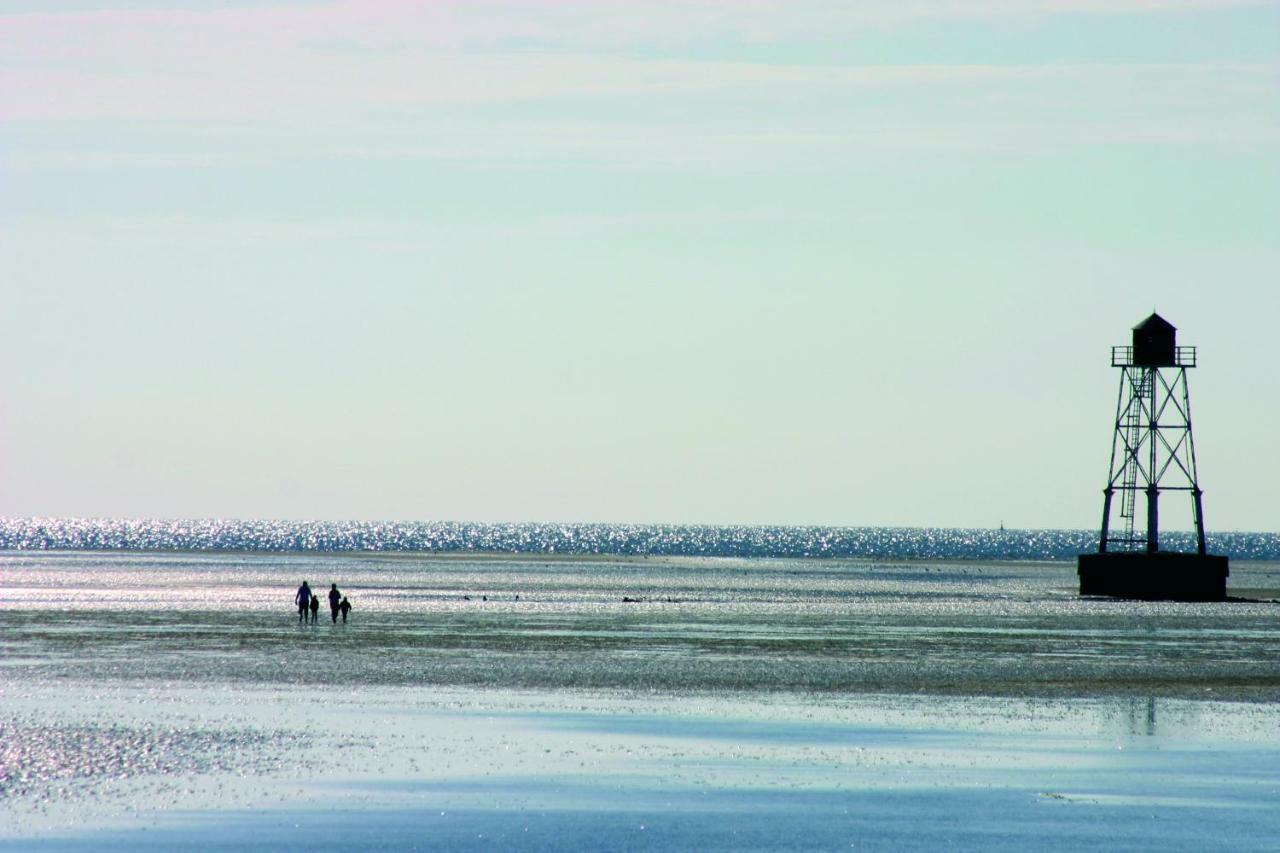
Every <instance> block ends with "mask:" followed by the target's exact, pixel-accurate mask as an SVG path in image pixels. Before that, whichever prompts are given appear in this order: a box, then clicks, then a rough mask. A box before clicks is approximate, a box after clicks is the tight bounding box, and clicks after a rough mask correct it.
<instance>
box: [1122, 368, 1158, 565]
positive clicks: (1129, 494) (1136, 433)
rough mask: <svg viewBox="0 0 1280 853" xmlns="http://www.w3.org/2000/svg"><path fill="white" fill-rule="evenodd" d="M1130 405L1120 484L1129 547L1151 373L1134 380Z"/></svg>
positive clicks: (1123, 519)
mask: <svg viewBox="0 0 1280 853" xmlns="http://www.w3.org/2000/svg"><path fill="white" fill-rule="evenodd" d="M1130 383H1131V384H1130V392H1131V396H1130V399H1129V406H1128V409H1127V411H1126V412H1125V419H1124V425H1123V428H1124V436H1125V460H1124V475H1123V477H1122V478H1121V484H1120V518H1121V519H1122V521H1121V524H1122V526H1123V528H1124V539H1123V540H1122V541H1123V542H1125V544H1127V545H1130V546H1132V545H1133V544H1134V543H1135V542H1136V541H1137V540H1136V539H1134V536H1133V528H1134V517H1135V516H1136V514H1137V513H1136V512H1135V510H1136V509H1137V502H1138V442H1139V441H1141V439H1142V429H1143V417H1142V414H1143V401H1145V400H1146V399H1148V398H1149V397H1150V396H1151V387H1152V376H1151V371H1149V370H1142V371H1140V372H1139V373H1138V375H1137V376H1136V377H1134V378H1132V379H1131V380H1130Z"/></svg>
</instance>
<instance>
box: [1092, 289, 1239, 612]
mask: <svg viewBox="0 0 1280 853" xmlns="http://www.w3.org/2000/svg"><path fill="white" fill-rule="evenodd" d="M1111 366H1112V367H1117V368H1119V369H1120V391H1119V394H1118V397H1117V400H1116V417H1115V429H1114V431H1113V433H1112V439H1111V466H1110V469H1109V472H1108V474H1107V486H1106V488H1105V489H1103V490H1102V495H1103V498H1102V530H1101V532H1100V534H1099V536H1098V551H1097V553H1095V554H1081V555H1080V557H1079V559H1078V561H1077V573H1078V574H1079V576H1080V594H1081V595H1112V596H1118V597H1123V598H1146V599H1174V600H1181V601H1221V600H1223V599H1225V598H1226V594H1227V575H1228V568H1227V558H1226V557H1220V556H1215V555H1212V554H1208V553H1207V552H1206V550H1205V540H1204V500H1203V492H1202V491H1201V489H1200V482H1199V478H1198V474H1197V471H1196V448H1195V440H1194V436H1193V435H1192V432H1191V395H1190V392H1189V391H1188V388H1187V371H1188V370H1189V369H1191V368H1194V367H1195V366H1196V348H1195V347H1186V346H1181V347H1180V346H1178V343H1177V329H1175V328H1174V327H1173V325H1172V324H1171V323H1169V321H1167V320H1165V319H1164V318H1163V317H1161V316H1160V315H1159V314H1152V315H1151V316H1150V317H1148V318H1147V319H1145V320H1143V321H1142V322H1141V323H1140V324H1138V325H1137V326H1135V327H1134V329H1133V342H1132V344H1131V345H1129V346H1117V347H1112V348H1111ZM1162 499H1163V500H1162ZM1179 503H1181V506H1182V508H1183V512H1184V513H1185V512H1186V511H1187V510H1189V512H1190V520H1191V527H1192V528H1193V529H1194V531H1195V551H1194V552H1177V551H1170V550H1166V549H1163V548H1161V545H1160V517H1161V511H1162V509H1164V510H1176V509H1177V506H1176V505H1177V504H1179ZM1183 517H1184V518H1185V517H1186V516H1185V515H1183Z"/></svg>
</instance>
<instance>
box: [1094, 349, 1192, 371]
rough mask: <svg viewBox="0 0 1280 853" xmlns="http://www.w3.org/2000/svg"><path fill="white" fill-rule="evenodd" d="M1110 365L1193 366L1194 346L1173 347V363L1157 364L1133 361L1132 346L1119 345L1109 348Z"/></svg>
mask: <svg viewBox="0 0 1280 853" xmlns="http://www.w3.org/2000/svg"><path fill="white" fill-rule="evenodd" d="M1111 366H1112V367H1145V366H1154V367H1195V366H1196V348H1195V347H1174V350H1173V364H1159V365H1138V364H1134V362H1133V347H1131V346H1121V347H1112V348H1111Z"/></svg>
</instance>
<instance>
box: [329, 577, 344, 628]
mask: <svg viewBox="0 0 1280 853" xmlns="http://www.w3.org/2000/svg"><path fill="white" fill-rule="evenodd" d="M340 601H342V593H340V592H338V585H337V584H336V583H335V584H331V585H330V586H329V615H330V616H331V617H333V624H335V625H336V624H338V603H339V602H340Z"/></svg>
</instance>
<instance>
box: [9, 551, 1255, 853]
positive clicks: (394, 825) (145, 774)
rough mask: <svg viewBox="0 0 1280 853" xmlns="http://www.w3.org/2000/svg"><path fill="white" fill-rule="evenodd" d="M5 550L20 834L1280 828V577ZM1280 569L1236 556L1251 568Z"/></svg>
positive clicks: (922, 833) (1196, 834)
mask: <svg viewBox="0 0 1280 853" xmlns="http://www.w3.org/2000/svg"><path fill="white" fill-rule="evenodd" d="M641 563H643V561H641ZM0 571H2V572H3V574H2V575H0V578H2V579H3V583H2V584H0V605H3V607H4V612H5V615H6V618H5V620H4V622H3V625H2V626H0V652H2V653H3V654H2V656H0V666H2V667H3V670H4V672H3V681H2V682H0V743H3V746H0V850H10V849H12V850H26V849H47V850H100V849H116V850H126V849H129V850H132V849H149V850H171V849H192V850H204V849H228V850H230V849H261V850H275V849H283V848H286V847H292V846H296V844H297V843H321V844H324V843H330V842H333V843H337V839H339V838H340V839H342V841H341V843H342V844H343V845H345V846H347V847H349V848H350V849H375V850H377V849H382V850H418V849H422V850H426V849H457V850H467V849H480V848H486V849H493V848H495V847H496V848H498V849H527V850H550V849H584V850H585V849H591V850H630V849H672V850H674V849H691V848H704V849H710V850H743V849H762V850H778V849H837V848H839V849H851V848H852V849H886V850H888V849H920V850H925V849H929V850H934V849H938V848H939V847H951V848H961V849H1007V850H1013V849H1019V850H1021V849H1027V848H1036V849H1081V848H1085V847H1105V848H1107V849H1135V850H1136V849H1150V848H1151V847H1153V846H1159V847H1162V848H1164V849H1173V850H1202V849H1207V848H1211V847H1213V848H1228V849H1243V850H1247V849H1258V850H1262V849H1274V839H1275V838H1277V837H1280V815H1278V814H1277V811H1278V810H1277V809H1275V803H1276V802H1277V801H1280V773H1277V772H1276V771H1275V768H1276V767H1278V766H1280V737H1277V735H1276V733H1277V732H1280V703H1278V702H1277V699H1280V607H1277V606H1276V605H1272V604H1212V605H1177V604H1151V603H1139V602H1113V601H1082V600H1080V599H1078V598H1077V597H1076V596H1074V594H1073V590H1072V581H1073V575H1072V573H1071V570H1070V568H1069V567H1066V566H1063V565H1061V564H1010V563H989V564H950V565H948V564H936V563H935V564H926V563H919V564H910V563H907V564H903V563H894V564H887V563H886V564H874V563H858V564H836V563H832V562H822V561H741V560H739V561H716V560H699V561H674V562H672V561H664V562H663V563H662V564H661V565H651V566H650V565H643V564H642V565H639V566H637V564H636V561H582V560H575V561H572V562H571V563H570V562H564V563H561V562H559V561H552V562H548V561H545V560H542V561H520V560H491V559H487V560H483V561H460V560H457V559H456V558H453V559H450V560H448V561H433V560H431V559H428V558H424V559H420V560H416V561H415V560H406V559H397V560H395V561H380V560H362V558H360V557H358V556H352V557H344V558H341V559H335V558H332V557H329V558H323V559H316V558H307V557H289V556H284V557H282V556H273V557H258V556H245V555H168V556H164V557H156V558H150V559H144V560H139V559H137V557H136V555H135V556H134V557H130V556H128V555H91V554H90V555H74V556H69V555H57V556H50V555H42V556H35V557H31V556H26V555H22V556H14V555H10V556H8V557H0ZM303 573H306V574H307V575H309V576H310V577H311V579H312V582H313V584H314V585H315V586H317V588H323V587H327V584H328V582H329V578H330V577H332V578H333V580H334V581H337V582H339V583H340V585H341V586H342V587H343V588H344V591H347V592H348V593H349V594H350V595H351V596H352V598H353V602H354V603H355V604H356V610H355V611H354V612H353V614H352V621H351V623H349V624H348V625H346V626H343V625H341V624H339V625H336V626H335V625H333V624H330V622H329V619H328V616H327V614H322V616H321V623H320V624H318V625H316V626H310V625H306V626H298V625H297V624H296V616H295V615H293V614H292V613H290V612H289V609H288V606H287V603H285V602H287V599H288V598H289V597H290V596H291V595H292V587H293V586H295V585H296V583H297V580H298V579H299V578H300V576H302V575H303ZM1276 577H1277V572H1276V567H1275V566H1274V565H1272V564H1257V565H1255V566H1243V567H1240V566H1233V581H1235V582H1236V583H1237V584H1240V587H1241V588H1243V587H1244V586H1245V585H1248V586H1249V588H1252V589H1256V590H1267V589H1271V588H1274V587H1275V586H1277V584H1276ZM322 585H323V587H322ZM1233 591H1234V590H1233ZM517 595H519V596H520V597H519V599H518V600H517V599H516V597H515V596H517ZM486 597H487V598H488V599H489V600H488V601H485V600H484V599H485V598H486ZM623 598H637V599H640V600H639V601H632V602H624V601H623ZM210 600H212V601H215V602H234V604H228V605H227V606H223V607H211V606H209V602H210Z"/></svg>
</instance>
